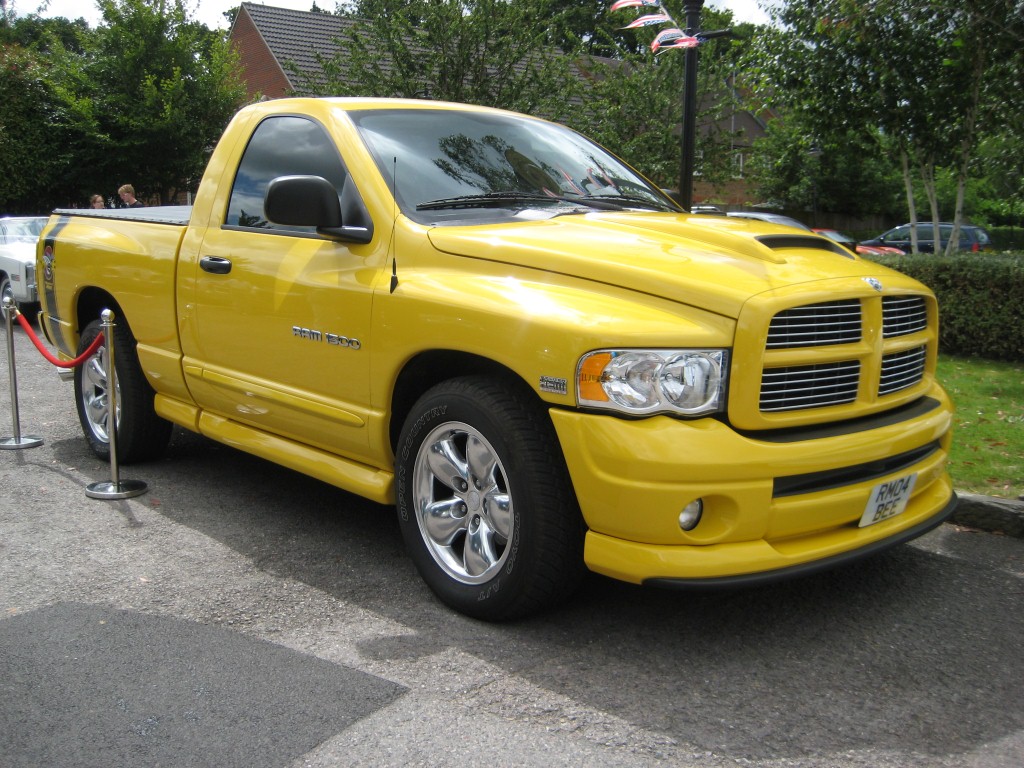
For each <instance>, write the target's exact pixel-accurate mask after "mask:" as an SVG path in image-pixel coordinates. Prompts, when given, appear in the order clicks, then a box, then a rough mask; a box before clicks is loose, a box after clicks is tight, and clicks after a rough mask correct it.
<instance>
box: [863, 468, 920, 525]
mask: <svg viewBox="0 0 1024 768" xmlns="http://www.w3.org/2000/svg"><path fill="white" fill-rule="evenodd" d="M915 480H917V473H916V472H915V473H914V474H912V475H907V476H906V477H900V478H897V479H896V480H890V481H889V482H887V483H879V484H878V485H876V486H875V487H874V488H872V489H871V498H869V499H868V504H867V506H866V507H865V508H864V514H863V515H861V517H860V527H861V528H863V527H864V526H866V525H874V524H875V523H880V522H882V521H883V520H888V519H889V518H890V517H896V515H898V514H900V513H901V512H902V511H903V510H905V509H906V508H907V502H908V501H910V494H911V492H913V490H914V481H915Z"/></svg>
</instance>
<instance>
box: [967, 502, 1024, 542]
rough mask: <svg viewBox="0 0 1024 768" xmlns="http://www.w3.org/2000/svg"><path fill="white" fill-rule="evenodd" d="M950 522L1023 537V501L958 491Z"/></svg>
mask: <svg viewBox="0 0 1024 768" xmlns="http://www.w3.org/2000/svg"><path fill="white" fill-rule="evenodd" d="M957 496H958V497H959V498H960V503H959V504H957V507H956V510H955V511H954V512H953V516H952V517H951V518H950V519H949V520H950V522H951V523H956V524H958V525H966V526H970V527H971V528H978V529H980V530H983V531H988V532H990V533H1002V534H1005V535H1007V536H1014V537H1016V538H1018V539H1024V501H1015V500H1013V499H1000V498H997V497H995V496H983V495H981V494H978V493H963V492H958V493H957Z"/></svg>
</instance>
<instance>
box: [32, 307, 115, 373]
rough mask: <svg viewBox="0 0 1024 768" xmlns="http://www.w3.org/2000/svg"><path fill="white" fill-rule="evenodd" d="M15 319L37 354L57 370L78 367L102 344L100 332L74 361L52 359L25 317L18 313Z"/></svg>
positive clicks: (101, 333)
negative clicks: (34, 346)
mask: <svg viewBox="0 0 1024 768" xmlns="http://www.w3.org/2000/svg"><path fill="white" fill-rule="evenodd" d="M17 318H18V322H19V323H20V324H21V327H22V328H24V329H25V333H27V334H28V337H29V338H30V339H31V340H32V343H33V344H35V345H36V349H38V350H39V354H41V355H42V356H43V357H45V358H46V359H47V360H48V361H49V362H51V363H53V364H54V365H56V366H57V367H58V368H76V367H78V366H79V365H81V364H82V363H84V362H85V361H86V360H87V359H88V358H89V357H90V356H92V354H93V352H95V351H96V350H97V349H99V348H100V345H101V344H102V343H103V332H102V331H101V332H100V335H99V336H97V337H96V338H95V339H94V340H93V342H92V344H90V345H89V348H88V349H87V350H85V352H83V353H82V354H80V355H79V356H78V357H76V358H75V359H74V360H69V361H67V362H65V361H63V360H60V359H58V358H56V357H54V356H53V355H52V354H51V353H50V350H48V349H47V348H46V347H44V346H43V343H42V342H41V341H40V340H39V337H38V336H36V332H35V331H33V330H32V325H31V324H30V323H29V321H28V320H26V319H25V316H24V315H23V314H21V313H20V312H18V314H17Z"/></svg>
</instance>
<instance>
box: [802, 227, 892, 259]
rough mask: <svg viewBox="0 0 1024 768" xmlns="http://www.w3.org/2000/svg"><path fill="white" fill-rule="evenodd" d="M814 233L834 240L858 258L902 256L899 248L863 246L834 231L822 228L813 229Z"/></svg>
mask: <svg viewBox="0 0 1024 768" xmlns="http://www.w3.org/2000/svg"><path fill="white" fill-rule="evenodd" d="M814 231H815V232H817V233H818V234H819V235H824V236H825V237H827V238H828V239H829V240H835V241H836V242H837V243H839V244H840V245H842V246H845V247H846V248H849V249H850V250H851V251H855V252H856V253H857V254H858V255H860V256H882V255H884V254H887V253H892V254H898V255H900V256H902V255H903V251H901V250H900V249H899V248H892V247H890V246H888V245H864V244H863V243H858V242H857V241H856V240H854V239H853V238H852V237H850V236H849V235H844V234H843V233H842V232H839V231H838V230H835V229H825V228H823V227H815V228H814Z"/></svg>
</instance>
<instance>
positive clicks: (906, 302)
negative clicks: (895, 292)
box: [882, 296, 928, 339]
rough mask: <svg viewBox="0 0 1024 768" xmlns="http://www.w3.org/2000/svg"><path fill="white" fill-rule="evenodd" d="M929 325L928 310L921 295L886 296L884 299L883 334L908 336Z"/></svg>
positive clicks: (886, 336)
mask: <svg viewBox="0 0 1024 768" xmlns="http://www.w3.org/2000/svg"><path fill="white" fill-rule="evenodd" d="M927 325H928V310H927V308H926V307H925V303H924V299H923V298H921V297H920V296H885V297H884V298H883V299H882V335H883V336H885V338H887V339H888V338H891V337H893V336H906V335H908V334H911V333H917V332H918V331H923V330H924V329H925V327H926V326H927Z"/></svg>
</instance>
